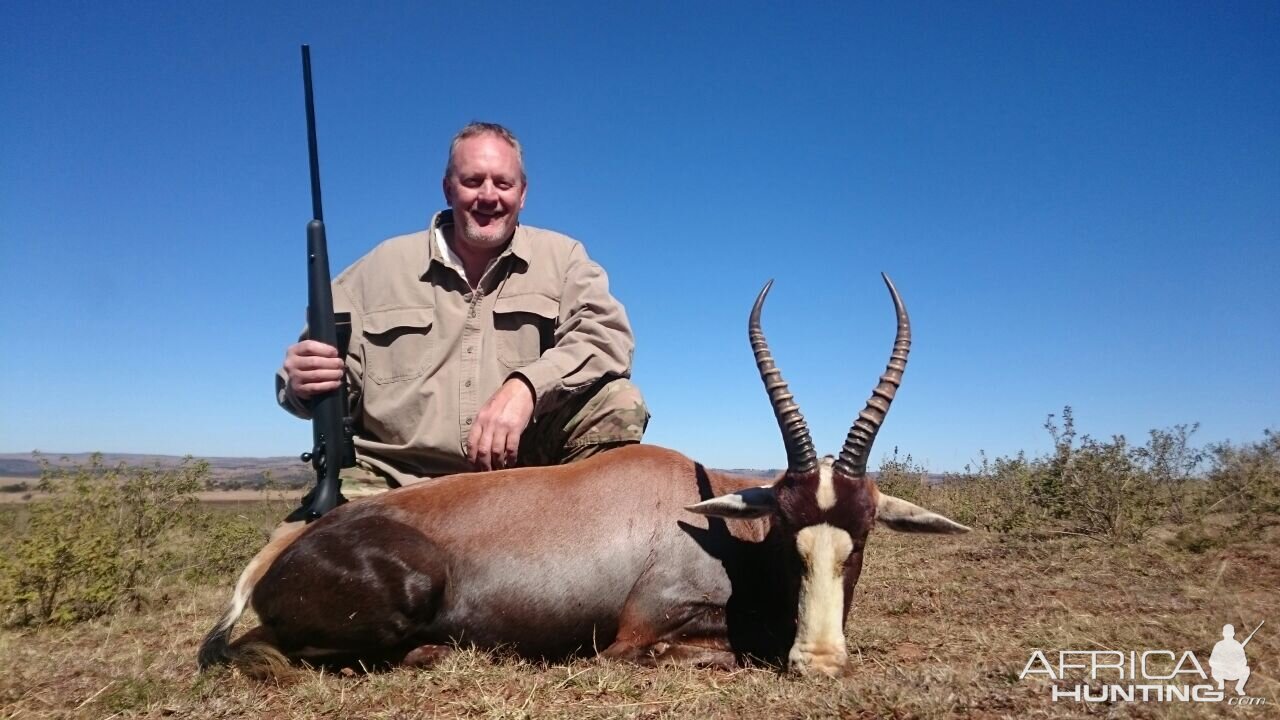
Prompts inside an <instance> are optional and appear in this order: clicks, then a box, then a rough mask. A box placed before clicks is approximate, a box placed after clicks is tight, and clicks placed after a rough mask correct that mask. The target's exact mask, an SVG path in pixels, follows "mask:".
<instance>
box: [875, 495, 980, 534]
mask: <svg viewBox="0 0 1280 720" xmlns="http://www.w3.org/2000/svg"><path fill="white" fill-rule="evenodd" d="M876 521H877V522H879V523H880V524H882V525H884V526H885V527H887V528H889V529H890V530H897V531H898V532H910V533H940V534H945V533H966V532H969V528H967V527H965V526H964V525H961V524H960V523H958V522H956V521H954V520H952V519H950V518H946V517H943V516H941V515H939V514H938V513H936V512H932V511H930V510H925V509H924V508H922V507H920V506H919V505H916V504H915V503H909V502H907V501H906V500H903V499H901V498H896V497H894V496H892V495H886V494H884V493H880V499H879V500H878V501H877V502H876Z"/></svg>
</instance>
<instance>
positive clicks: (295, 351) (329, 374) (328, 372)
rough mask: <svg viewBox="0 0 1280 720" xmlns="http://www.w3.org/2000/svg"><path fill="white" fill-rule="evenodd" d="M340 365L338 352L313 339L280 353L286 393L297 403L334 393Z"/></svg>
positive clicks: (338, 378) (340, 369) (337, 383)
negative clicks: (286, 381) (287, 380)
mask: <svg viewBox="0 0 1280 720" xmlns="http://www.w3.org/2000/svg"><path fill="white" fill-rule="evenodd" d="M342 372H343V362H342V358H340V357H338V349H337V348H335V347H333V346H332V345H325V344H324V343H321V342H316V341H315V340H303V341H302V342H300V343H297V344H295V345H290V346H289V349H288V350H286V351H285V353H284V373H285V375H286V376H288V378H289V392H291V393H293V395H294V397H296V398H298V399H299V400H309V399H311V398H312V397H315V396H316V395H320V394H321V393H327V392H329V391H330V390H337V389H338V386H339V385H340V384H342Z"/></svg>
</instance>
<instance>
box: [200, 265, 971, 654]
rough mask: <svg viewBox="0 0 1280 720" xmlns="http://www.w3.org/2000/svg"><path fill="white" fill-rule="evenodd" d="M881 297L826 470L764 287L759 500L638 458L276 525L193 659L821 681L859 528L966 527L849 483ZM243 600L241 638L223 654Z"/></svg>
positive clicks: (894, 362)
mask: <svg viewBox="0 0 1280 720" xmlns="http://www.w3.org/2000/svg"><path fill="white" fill-rule="evenodd" d="M885 280H886V283H888V278H885ZM888 284H889V289H890V293H891V294H892V296H893V299H894V303H895V307H896V309H897V314H898V336H897V341H896V342H895V346H894V353H893V356H892V357H891V360H890V364H889V368H888V370H886V373H885V375H884V376H883V377H882V378H881V382H880V385H879V386H877V388H876V390H875V391H874V393H873V395H872V399H871V400H870V401H868V405H867V408H866V409H865V410H864V411H863V413H862V414H861V415H860V416H859V419H858V421H857V422H855V424H854V428H853V430H851V431H850V435H849V439H848V440H847V441H846V443H845V448H844V450H843V451H842V452H841V454H840V457H839V458H838V459H834V460H833V459H832V458H824V459H822V460H819V459H818V458H817V456H816V454H815V453H814V451H813V445H812V442H811V441H810V440H809V433H808V429H807V427H805V423H804V419H803V417H801V416H800V413H799V410H798V408H797V407H796V406H795V403H794V402H793V401H792V398H791V396H790V394H789V393H788V392H787V388H786V384H785V382H783V381H782V379H781V376H780V374H779V372H778V371H777V369H776V367H774V364H773V360H772V357H771V355H770V353H769V350H768V346H767V344H766V343H765V340H764V336H763V333H762V332H761V331H760V323H759V316H760V310H761V307H762V305H763V301H764V297H765V295H766V293H767V292H768V286H766V287H765V289H764V290H763V291H761V293H760V297H759V298H758V299H757V301H756V305H755V308H754V309H753V311H752V315H751V322H750V325H749V330H750V335H751V340H752V346H753V348H754V350H755V352H756V360H757V365H758V366H759V368H760V372H761V376H762V378H763V379H764V382H765V385H766V388H767V390H768V392H769V396H770V400H771V402H772V404H773V406H774V411H775V415H776V416H777V418H778V422H779V426H780V428H781V429H782V432H783V438H784V445H785V446H786V449H787V457H788V470H787V471H786V472H785V473H784V474H783V475H782V476H781V477H780V478H779V479H778V480H777V481H776V482H774V483H773V484H771V485H767V486H763V487H762V486H759V479H758V478H756V479H753V478H744V477H740V476H734V475H729V474H724V473H718V472H715V471H710V470H707V469H705V468H704V467H702V466H701V465H699V464H698V463H696V462H694V461H692V460H690V459H688V458H686V457H684V456H683V455H680V454H679V453H676V452H674V451H671V450H666V449H663V448H659V447H654V446H646V445H638V446H630V447H624V448H620V449H617V450H613V451H610V452H607V453H603V454H601V455H597V456H595V457H593V458H590V459H588V460H584V461H581V462H578V463H573V464H570V465H563V466H557V467H539V468H520V469H512V470H503V471H497V472H490V473H475V474H466V475H455V476H451V477H446V478H441V479H439V480H434V481H431V482H426V483H422V484H418V485H413V486H410V487H406V488H401V489H398V490H395V491H392V492H388V493H385V494H382V495H378V496H375V497H372V498H368V499H365V500H360V501H356V502H352V503H349V504H347V505H344V506H342V507H339V508H337V509H335V510H333V511H332V512H330V513H328V514H326V515H325V516H324V517H322V518H320V519H319V520H317V521H315V522H314V523H312V524H310V525H307V526H293V527H286V528H285V529H283V530H281V531H278V532H277V535H276V536H274V537H273V538H272V540H271V541H270V542H269V543H268V545H267V546H266V547H265V548H264V549H263V550H262V551H261V552H260V553H259V554H258V556H257V557H256V558H254V560H253V561H252V562H251V563H250V565H249V567H248V568H246V569H245V571H244V572H243V573H242V575H241V578H240V580H239V582H238V583H237V586H236V590H235V593H234V595H233V597H232V602H231V605H230V607H229V608H228V610H227V612H226V613H225V614H224V615H223V617H222V619H221V620H220V621H219V622H218V624H217V625H215V627H214V628H213V630H211V631H210V632H209V634H208V636H206V638H205V640H204V642H203V643H202V645H201V649H200V656H199V662H200V666H201V667H202V668H207V667H209V666H211V665H214V664H219V663H223V662H228V661H230V662H240V663H247V659H248V658H251V657H257V658H261V657H263V656H264V652H265V653H266V655H268V656H273V657H275V658H277V659H280V657H281V656H283V658H288V659H308V660H311V661H313V662H324V663H348V662H355V661H362V662H364V663H366V664H369V663H374V664H377V663H404V664H410V665H426V664H430V663H431V662H433V661H435V660H436V659H438V658H439V657H441V656H442V655H443V654H444V653H447V652H448V651H449V649H450V648H451V647H453V646H455V645H457V644H459V643H463V644H474V645H476V646H479V647H498V646H501V647H505V648H510V649H513V650H515V651H516V652H518V653H520V654H521V655H524V656H529V657H540V658H564V657H569V656H575V655H582V654H591V653H596V652H598V653H599V654H601V655H603V656H606V657H612V658H618V659H625V660H631V661H636V662H645V663H664V662H685V663H697V664H704V665H717V666H732V665H735V664H738V663H741V662H744V661H746V660H748V659H749V658H756V659H760V660H763V661H766V662H771V663H777V664H785V665H789V666H790V667H791V668H792V669H794V670H797V671H799V672H818V673H822V674H826V675H835V674H838V673H839V672H840V670H841V669H842V668H843V665H844V662H845V653H846V651H845V641H844V632H843V628H844V621H845V618H846V616H847V615H848V611H849V607H850V602H851V600H852V597H853V588H854V585H855V584H856V583H857V580H858V575H859V573H860V572H861V567H862V554H863V550H864V548H865V545H866V540H867V536H868V534H869V532H870V530H871V527H872V525H873V524H874V522H875V521H876V520H879V521H881V522H882V523H883V524H886V525H888V526H889V527H891V528H894V529H898V530H906V531H917V532H963V531H965V530H967V528H965V527H964V526H962V525H958V524H956V523H954V522H952V521H950V520H947V519H946V518H943V517H941V516H939V515H936V514H934V513H931V512H929V511H927V510H924V509H922V508H919V507H917V506H915V505H911V504H910V503H907V502H905V501H902V500H898V499H896V498H892V497H890V496H887V495H883V494H881V493H880V492H879V491H878V490H877V488H876V486H875V483H874V482H873V481H872V480H871V479H869V478H867V477H866V473H865V468H866V461H867V453H868V452H869V451H870V447H871V443H872V442H873V441H874V438H875V434H876V432H877V431H878V429H879V426H880V423H881V422H882V421H883V419H884V413H885V412H886V411H887V410H888V405H889V402H890V401H891V400H892V398H893V392H894V390H896V388H897V385H898V382H899V381H900V378H901V372H902V369H903V368H904V367H905V364H906V355H907V348H908V346H909V344H910V326H909V323H908V320H907V315H906V310H905V309H904V308H903V306H902V303H901V301H900V300H899V298H898V295H897V292H896V290H894V288H893V285H892V283H888ZM249 602H251V603H252V605H253V608H254V610H255V611H256V612H257V614H258V616H259V618H260V620H261V625H260V627H258V628H255V629H254V630H251V631H250V632H249V633H246V634H245V636H244V637H242V638H241V639H240V640H238V641H236V642H235V643H231V644H228V639H229V637H230V634H231V629H232V627H233V625H234V624H235V622H236V620H237V619H238V617H239V615H240V614H241V613H242V612H243V610H244V608H245V606H246V605H247V604H248V603H249Z"/></svg>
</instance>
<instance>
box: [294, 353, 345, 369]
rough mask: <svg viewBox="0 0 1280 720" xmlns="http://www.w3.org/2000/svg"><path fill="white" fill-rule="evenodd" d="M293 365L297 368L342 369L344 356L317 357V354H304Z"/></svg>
mask: <svg viewBox="0 0 1280 720" xmlns="http://www.w3.org/2000/svg"><path fill="white" fill-rule="evenodd" d="M293 366H294V368H295V369H297V370H339V371H340V370H342V367H343V362H342V358H336V357H317V356H315V355H302V356H300V357H298V358H297V359H296V360H295V361H294V363H293Z"/></svg>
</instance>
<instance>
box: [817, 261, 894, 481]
mask: <svg viewBox="0 0 1280 720" xmlns="http://www.w3.org/2000/svg"><path fill="white" fill-rule="evenodd" d="M880 277H882V278H884V284H885V285H888V286H889V295H891V296H892V297H893V307H894V309H895V310H896V311H897V313H898V335H897V337H896V338H895V339H894V341H893V353H891V354H890V355H889V365H888V367H886V368H885V370H884V374H883V375H881V376H880V384H878V385H876V387H875V389H874V390H872V391H871V397H870V398H869V399H868V400H867V406H866V407H865V408H863V410H862V412H860V413H858V419H857V420H854V421H853V427H851V428H849V436H848V437H847V438H845V441H844V448H842V449H841V450H840V457H838V458H836V462H835V465H834V467H833V470H834V472H838V473H841V474H843V475H845V476H846V477H850V478H859V477H862V476H863V475H865V474H866V472H867V458H868V457H869V456H870V455H871V446H872V444H874V443H875V441H876V433H878V432H880V425H881V423H883V422H884V416H885V415H887V414H888V412H889V404H890V403H892V402H893V396H894V394H895V393H897V391H898V386H899V385H901V384H902V372H903V371H904V370H906V369H907V353H908V352H910V350H911V319H910V318H908V317H907V309H906V307H904V306H903V305H902V298H901V297H899V296H898V289H897V288H895V287H894V286H893V281H892V280H890V279H889V276H888V275H885V274H884V273H880Z"/></svg>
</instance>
